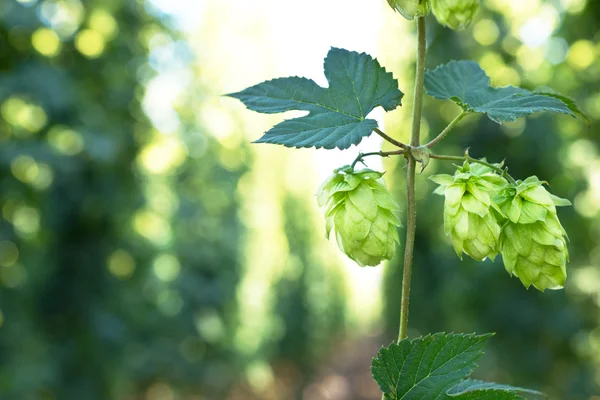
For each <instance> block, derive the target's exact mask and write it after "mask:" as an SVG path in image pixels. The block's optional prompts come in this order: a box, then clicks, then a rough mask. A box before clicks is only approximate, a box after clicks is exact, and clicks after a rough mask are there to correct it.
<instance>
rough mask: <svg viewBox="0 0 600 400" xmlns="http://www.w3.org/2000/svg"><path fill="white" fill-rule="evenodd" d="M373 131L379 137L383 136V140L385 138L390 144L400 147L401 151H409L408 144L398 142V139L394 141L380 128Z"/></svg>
mask: <svg viewBox="0 0 600 400" xmlns="http://www.w3.org/2000/svg"><path fill="white" fill-rule="evenodd" d="M373 131H374V132H375V133H377V134H378V135H379V136H381V137H382V138H384V139H385V140H387V141H388V142H390V143H391V144H393V145H395V146H398V147H400V148H401V149H405V150H408V147H409V146H407V145H406V144H404V143H402V142H399V141H397V140H396V139H394V138H393V137H391V136H388V135H387V134H386V133H385V132H383V131H382V130H380V129H379V128H375V129H373Z"/></svg>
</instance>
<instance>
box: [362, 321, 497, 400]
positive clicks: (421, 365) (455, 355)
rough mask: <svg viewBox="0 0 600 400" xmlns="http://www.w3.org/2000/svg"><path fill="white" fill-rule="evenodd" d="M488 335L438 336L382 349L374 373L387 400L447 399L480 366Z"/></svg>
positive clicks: (441, 334)
mask: <svg viewBox="0 0 600 400" xmlns="http://www.w3.org/2000/svg"><path fill="white" fill-rule="evenodd" d="M490 336H492V335H490V334H488V335H475V334H468V335H464V334H444V333H436V334H434V335H428V336H425V337H422V338H418V339H414V340H408V339H405V340H401V341H400V342H399V343H397V344H396V343H394V344H392V345H390V346H389V347H387V348H382V349H381V350H380V351H379V353H378V354H377V357H376V358H374V359H373V364H372V368H371V371H372V373H373V377H374V379H375V381H376V382H377V384H378V385H379V388H380V389H381V391H382V392H383V393H384V394H385V396H386V399H388V400H397V399H404V400H411V399H428V400H429V399H430V400H437V399H445V398H447V397H446V392H447V391H448V390H449V389H450V388H451V387H453V386H455V385H457V384H458V383H459V382H460V381H461V380H463V379H464V378H466V377H467V376H468V375H470V373H471V372H472V371H473V369H474V368H475V367H476V366H477V360H478V359H479V358H480V357H481V355H482V354H483V352H482V348H483V346H484V345H485V343H486V341H487V340H488V339H489V338H490Z"/></svg>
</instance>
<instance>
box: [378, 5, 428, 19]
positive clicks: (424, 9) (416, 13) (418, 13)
mask: <svg viewBox="0 0 600 400" xmlns="http://www.w3.org/2000/svg"><path fill="white" fill-rule="evenodd" d="M429 3H430V0H388V4H389V5H390V7H392V8H393V9H394V10H396V11H398V12H399V13H400V14H402V16H403V17H404V18H406V19H408V20H411V21H412V20H413V19H414V18H415V17H424V16H425V15H427V14H429V10H430V9H431V6H430V4H429Z"/></svg>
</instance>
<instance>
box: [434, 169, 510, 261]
mask: <svg viewBox="0 0 600 400" xmlns="http://www.w3.org/2000/svg"><path fill="white" fill-rule="evenodd" d="M430 179H431V180H433V181H434V182H435V183H437V184H439V185H440V187H439V188H438V189H436V193H438V194H444V195H445V197H446V200H445V202H444V232H445V233H446V235H447V236H450V237H451V239H452V244H453V245H454V250H455V251H456V254H457V255H458V256H459V257H460V258H461V259H462V253H465V254H467V255H469V256H471V257H472V258H474V259H475V260H477V261H482V260H484V259H486V258H488V257H489V258H491V259H492V260H493V259H494V258H495V257H496V255H497V254H498V252H499V250H498V239H499V237H500V232H501V226H500V224H499V222H498V220H497V217H496V216H497V214H498V213H499V210H494V208H495V205H494V203H493V202H492V198H493V196H494V195H496V194H497V192H498V191H499V190H500V189H501V188H502V187H503V186H504V185H506V183H507V182H506V180H505V179H504V178H502V177H501V176H500V175H498V174H497V173H495V172H494V171H493V170H492V169H491V168H489V167H486V166H483V165H480V164H472V165H471V164H469V163H467V162H465V163H464V165H463V166H462V167H459V168H458V170H457V171H456V173H455V174H454V176H451V175H435V176H432V177H430Z"/></svg>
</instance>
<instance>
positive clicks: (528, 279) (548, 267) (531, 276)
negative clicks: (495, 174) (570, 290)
mask: <svg viewBox="0 0 600 400" xmlns="http://www.w3.org/2000/svg"><path fill="white" fill-rule="evenodd" d="M542 184H543V183H542V182H540V180H539V179H538V178H537V177H535V176H532V177H529V178H527V179H526V180H525V181H523V182H521V181H519V182H518V184H517V186H516V187H514V186H513V187H510V188H507V189H505V190H503V191H502V192H501V193H500V195H499V196H498V197H497V198H496V199H494V200H495V201H496V202H497V203H498V204H499V206H500V208H501V209H502V211H503V213H504V214H505V215H506V217H507V218H508V221H507V223H506V225H505V226H504V228H503V230H502V234H501V235H500V252H501V254H502V260H503V261H504V267H505V268H506V270H507V271H508V273H509V274H510V275H511V276H512V275H514V276H517V277H518V278H519V279H520V280H521V282H522V283H523V285H525V287H526V288H529V286H531V285H533V286H534V287H535V288H537V289H538V290H541V291H542V292H543V291H544V290H545V289H561V288H563V286H564V284H565V281H566V279H567V269H566V267H567V261H568V260H569V252H568V250H567V242H566V238H567V234H566V232H565V230H564V228H563V227H562V225H561V224H560V221H559V220H558V217H557V215H556V206H568V205H571V203H570V202H569V201H568V200H565V199H561V198H559V197H556V196H554V195H552V194H550V193H549V192H548V191H547V190H546V189H545V188H544V187H543V186H542Z"/></svg>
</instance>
